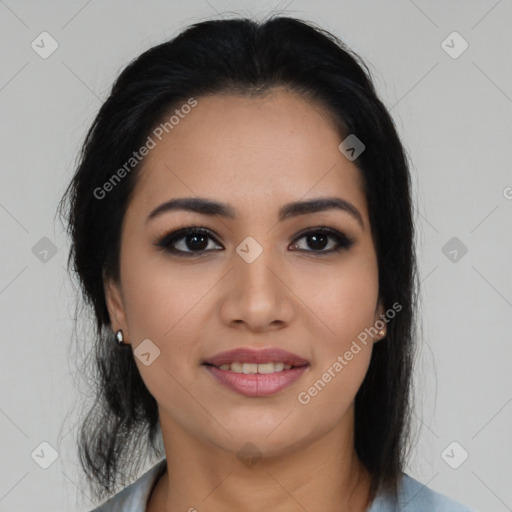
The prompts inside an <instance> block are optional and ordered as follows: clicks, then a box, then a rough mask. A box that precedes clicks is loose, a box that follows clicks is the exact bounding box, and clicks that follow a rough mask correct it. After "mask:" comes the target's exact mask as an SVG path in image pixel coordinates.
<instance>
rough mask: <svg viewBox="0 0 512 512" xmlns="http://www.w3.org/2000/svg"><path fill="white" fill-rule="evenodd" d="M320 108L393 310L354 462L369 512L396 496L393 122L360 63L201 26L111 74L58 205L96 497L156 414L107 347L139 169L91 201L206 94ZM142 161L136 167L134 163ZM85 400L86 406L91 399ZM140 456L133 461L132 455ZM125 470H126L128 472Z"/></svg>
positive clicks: (334, 43)
mask: <svg viewBox="0 0 512 512" xmlns="http://www.w3.org/2000/svg"><path fill="white" fill-rule="evenodd" d="M277 87H279V88H285V89H286V90H288V91H291V92H297V93H299V94H301V95H302V96H303V97H305V98H306V99H308V100H310V101H311V102H316V104H317V105H320V106H322V107H325V108H326V110H327V112H328V113H329V114H330V115H331V116H332V119H334V120H335V123H336V126H337V127H338V128H339V132H340V133H339V134H340V137H341V138H340V140H343V139H344V138H345V137H346V136H348V135H349V134H355V135H356V136H357V138H359V139H360V140H361V141H363V143H364V145H365V150H364V151H363V152H362V153H361V154H360V155H359V156H358V158H357V159H356V160H355V161H354V163H355V164H356V165H357V167H358V169H359V170H360V172H361V175H362V177H363V183H364V192H365V195H366V199H367V204H368V211H369V218H370V223H371V229H372V236H373V238H374V244H375V250H376V255H377V260H378V271H379V295H380V298H381V299H382V302H383V305H384V307H385V309H388V308H390V307H391V306H392V304H395V303H398V304H400V306H401V310H400V313H399V314H397V315H396V316H395V318H393V320H390V321H389V324H388V326H387V336H386V339H384V340H382V341H381V342H379V343H376V344H375V345H374V348H373V353H372V357H371V361H370V364H369V368H368V371H367V374H366V376H365V379H364V381H363V383H362V385H361V386H360V389H359V390H358V392H357V394H356V397H355V425H354V427H355V433H354V443H355V449H356V453H357V455H358V457H359V459H360V460H361V462H362V463H363V464H364V466H365V467H366V468H367V470H368V471H369V473H370V475H371V478H372V484H371V495H372V499H373V497H374V496H375V495H376V493H377V492H380V491H387V492H391V493H393V494H394V495H396V493H397V489H398V484H399V481H400V478H401V473H403V472H404V464H405V462H406V457H408V449H410V446H409V445H408V443H409V442H410V435H411V413H412V401H413V397H412V393H410V390H411V388H412V371H413V364H414V355H415V307H414V306H415V300H416V293H417V282H416V272H417V271H416V257H415V250H414V226H413V220H412V219H413V212H412V202H411V192H410V190H411V184H410V173H409V167H408V162H407V157H406V152H405V149H404V147H403V146H402V144H401V142H400V140H399V137H398V134H397V131H396V129H395V125H394V123H393V120H392V118H391V116H390V114H389V112H388V111H387V110H386V108H385V106H384V105H383V103H382V102H381V100H380V99H379V98H378V96H377V93H376V91H375V87H374V84H373V80H372V77H371V74H370V71H369V69H368V67H367V65H366V64H365V63H364V61H363V60H362V59H361V57H359V56H358V55H357V54H356V53H354V52H353V51H352V50H350V49H349V48H348V47H346V46H345V44H344V43H343V42H341V41H340V40H339V39H338V38H337V37H335V36H334V35H333V34H331V33H329V32H327V31H325V30H323V29H321V28H319V27H317V26H316V25H314V24H313V23H311V22H306V21H302V20H298V19H294V18H291V17H284V16H270V17H269V18H268V19H266V20H264V21H261V22H257V21H255V20H253V19H248V18H234V19H223V20H207V21H204V22H200V23H196V24H194V25H191V26H189V27H188V28H186V29H185V30H184V31H182V32H181V33H179V34H178V35H177V36H176V37H174V38H173V39H171V40H169V41H166V42H164V43H162V44H159V45H157V46H154V47H152V48H150V49H148V50H147V51H145V52H144V53H142V54H141V55H140V56H139V57H137V58H136V59H134V60H133V61H132V62H131V63H130V64H129V65H127V66H126V68H125V69H124V70H123V71H122V72H121V73H120V75H119V76H118V78H117V79H116V80H115V83H114V84H113V86H112V90H111V92H110V95H109V96H108V98H107V100H106V101H105V102H104V103H103V105H102V106H101V108H100V110H99V113H98V114H97V116H96V118H95V119H94V121H93V123H92V126H91V127H90V129H89V130H88V132H87V135H86V137H85V141H84V143H83V146H82V147H81V151H80V154H79V156H78V166H77V169H76V172H75V174H74V176H73V177H72V180H71V182H70V183H69V185H68V187H67V189H66V191H65V194H64V196H63V197H62V199H61V202H60V204H59V211H60V213H61V217H63V218H64V219H65V221H66V222H67V232H68V234H69V235H70V238H71V247H70V252H69V257H68V270H70V271H71V270H72V271H73V272H74V273H75V274H76V276H77V278H78V280H79V285H80V288H81V292H82V298H83V299H84V300H83V301H82V302H83V304H84V305H85V306H86V307H88V308H91V309H92V312H93V314H94V320H95V327H94V329H93V331H94V336H93V337H94V346H93V347H92V348H91V349H90V351H89V355H90V357H93V358H94V359H95V365H94V372H95V373H94V375H93V378H92V379H91V382H90V386H91V391H92V396H93V397H94V403H93V405H92V407H90V409H88V413H87V415H86V417H85V419H84V420H83V422H82V423H81V424H80V429H79V433H78V452H79V457H80V463H81V465H82V468H83V471H84V472H85V475H86V477H87V482H88V483H89V485H90V486H91V488H92V489H93V491H94V494H95V496H96V497H99V498H102V497H104V496H107V495H110V494H112V493H113V492H114V491H116V487H117V485H118V482H119V481H120V479H121V475H123V474H124V471H125V470H126V469H127V468H128V467H130V465H132V466H131V467H133V465H135V464H136V463H137V461H140V460H141V456H143V455H146V454H147V453H148V452H149V450H150V449H151V450H152V451H153V453H155V454H160V455H161V452H159V448H158V447H157V445H156V439H157V434H158V433H159V429H160V425H159V419H158V409H157V402H156V400H155V399H154V397H153V396H152V395H151V394H150V393H149V391H148V389H147V388H146V386H145V384H144V382H143V380H142V378H141V377H140V374H139V372H138V369H137V367H136V364H135V362H134V358H133V354H132V351H131V350H124V349H122V348H120V347H118V346H117V344H116V343H115V342H114V341H113V331H112V326H111V320H110V318H109V314H108V310H107V305H106V300H105V294H104V279H105V278H111V279H113V280H115V281H118V280H119V261H120V238H121V227H122V222H123V218H124V214H125V211H126V208H127V205H128V203H129V201H130V197H131V194H132V192H133V190H134V186H135V183H136V179H137V175H138V174H139V171H140V167H141V164H137V165H135V166H134V168H133V170H132V171H131V172H128V173H126V176H125V177H123V179H122V180H119V183H116V184H115V186H114V187H112V190H111V191H110V192H109V194H108V197H107V199H104V200H102V199H99V198H98V197H96V195H95V194H94V191H95V190H97V188H98V187H102V186H103V185H104V184H105V183H106V182H107V181H108V180H109V179H110V178H111V177H112V175H113V172H114V171H115V170H116V169H120V168H122V166H123V165H124V164H126V162H127V161H129V159H130V158H131V157H132V156H133V152H134V150H136V149H138V148H140V147H141V146H142V145H143V144H144V142H145V141H146V140H147V137H148V135H149V134H150V133H151V131H152V129H154V128H155V127H156V126H158V124H159V123H160V122H161V120H162V119H163V118H164V116H168V115H169V112H171V111H172V110H173V108H175V107H176V106H179V105H180V104H183V103H185V102H186V101H187V100H189V99H190V98H193V97H195V98H200V97H201V96H203V95H207V94H238V95H245V96H248V97H252V96H258V95H262V94H266V93H269V92H271V91H272V90H273V89H274V88H277ZM143 162H144V160H142V163H143ZM89 394H90V395H91V392H89ZM141 446H142V448H141ZM126 461H129V462H126Z"/></svg>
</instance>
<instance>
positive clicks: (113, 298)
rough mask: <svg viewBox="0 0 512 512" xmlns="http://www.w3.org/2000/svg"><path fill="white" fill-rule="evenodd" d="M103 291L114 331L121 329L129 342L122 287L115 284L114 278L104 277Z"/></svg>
mask: <svg viewBox="0 0 512 512" xmlns="http://www.w3.org/2000/svg"><path fill="white" fill-rule="evenodd" d="M103 290H104V293H105V301H106V303H107V309H108V314H109V316H110V324H111V326H112V330H113V331H114V332H116V331H117V330H118V329H121V330H122V331H123V335H124V338H125V340H128V339H129V338H130V336H129V333H128V324H127V322H126V314H125V308H124V301H123V294H122V291H121V285H120V284H119V283H117V282H115V281H114V280H113V279H112V278H109V277H104V278H103ZM125 343H126V341H125Z"/></svg>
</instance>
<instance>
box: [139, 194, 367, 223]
mask: <svg viewBox="0 0 512 512" xmlns="http://www.w3.org/2000/svg"><path fill="white" fill-rule="evenodd" d="M331 209H338V210H342V211H344V212H346V213H348V214H349V215H351V216H352V217H353V218H354V219H355V220H357V222H358V223H359V224H360V226H361V227H362V228H363V229H364V223H363V216H362V215H361V213H360V212H359V210H358V209H357V208H356V207H355V206H354V205H353V204H352V203H350V202H348V201H346V200H345V199H341V198H340V197H318V198H314V199H308V200H306V201H296V202H293V203H288V204H285V205H283V206H282V207H281V208H280V209H279V214H278V219H279V222H282V221H284V220H286V219H289V218H291V217H296V216H298V215H307V214H309V213H317V212H323V211H326V210H331ZM174 210H185V211H190V212H195V213H200V214H202V215H211V216H214V215H220V216H221V217H225V218H228V219H235V218H236V213H235V210H234V209H233V207H232V206H231V205H229V204H226V203H220V202H217V201H212V200H211V199H206V198H203V197H180V198H176V199H171V200H169V201H166V202H165V203H162V204H161V205H160V206H157V207H156V208H155V209H154V210H152V211H151V213H150V214H149V216H148V218H147V220H146V222H148V221H150V220H151V219H153V218H155V217H157V216H159V215H162V214H163V213H164V212H169V211H174Z"/></svg>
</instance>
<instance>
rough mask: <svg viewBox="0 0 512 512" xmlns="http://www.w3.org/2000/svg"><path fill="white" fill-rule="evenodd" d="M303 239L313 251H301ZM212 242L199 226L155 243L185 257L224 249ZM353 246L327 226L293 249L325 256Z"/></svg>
mask: <svg viewBox="0 0 512 512" xmlns="http://www.w3.org/2000/svg"><path fill="white" fill-rule="evenodd" d="M302 239H306V242H307V245H309V246H310V247H312V249H311V250H308V249H301V248H300V247H299V244H298V243H297V241H298V240H302ZM329 239H331V240H334V242H335V243H334V247H331V248H330V249H328V250H325V248H326V246H329ZM210 241H214V242H216V240H215V237H214V236H213V235H212V234H211V232H210V231H209V230H208V229H205V228H203V227H199V226H189V227H186V228H182V229H179V230H177V231H173V232H172V233H169V234H168V235H165V236H164V237H163V238H162V239H161V240H160V241H159V242H157V243H155V245H156V246H157V247H160V248H162V249H164V250H166V251H167V252H170V253H171V254H175V255H176V256H185V257H187V256H200V255H201V254H203V253H205V252H211V251H215V250H222V249H223V248H222V246H220V245H219V244H218V243H217V244H218V247H220V249H219V248H217V249H215V248H214V249H212V248H211V247H210ZM353 244H354V240H353V239H352V238H349V237H348V236H346V235H345V234H344V233H341V232H340V231H338V230H336V229H332V228H328V227H326V226H318V227H317V228H314V229H309V230H308V231H306V232H304V233H302V234H301V235H300V236H299V237H298V238H295V241H294V242H293V244H292V245H291V247H292V249H298V250H299V251H301V252H309V253H316V254H318V255H323V254H330V253H334V252H339V251H341V250H343V249H349V248H350V247H351V246H352V245H353ZM331 245H332V244H331Z"/></svg>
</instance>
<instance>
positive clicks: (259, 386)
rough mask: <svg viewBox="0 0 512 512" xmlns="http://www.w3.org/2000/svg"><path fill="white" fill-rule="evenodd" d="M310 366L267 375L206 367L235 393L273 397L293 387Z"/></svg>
mask: <svg viewBox="0 0 512 512" xmlns="http://www.w3.org/2000/svg"><path fill="white" fill-rule="evenodd" d="M244 361H245V362H248V360H247V359H244ZM274 361H275V359H274ZM263 362H265V361H263ZM222 364H224V363H222ZM288 364H290V363H288ZM308 366H309V365H304V366H297V367H292V368H290V369H289V370H283V371H281V372H274V373H267V374H259V373H253V374H245V373H235V372H232V371H230V370H221V369H220V368H217V367H216V366H211V365H205V368H206V369H207V370H208V371H209V372H210V373H211V374H212V375H213V376H214V377H215V378H216V379H218V380H219V382H221V383H222V384H224V385H225V386H227V387H228V388H230V389H232V390H233V391H237V392H238V393H240V394H242V395H245V396H251V397H263V396H269V395H273V394H274V393H277V392H278V391H281V390H282V389H284V388H286V387H288V386H291V385H292V384H293V383H294V382H296V381H297V380H298V379H300V377H301V376H302V374H303V373H304V372H305V371H306V369H307V368H308Z"/></svg>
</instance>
